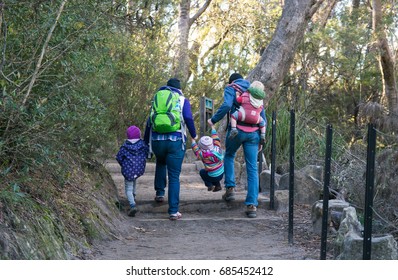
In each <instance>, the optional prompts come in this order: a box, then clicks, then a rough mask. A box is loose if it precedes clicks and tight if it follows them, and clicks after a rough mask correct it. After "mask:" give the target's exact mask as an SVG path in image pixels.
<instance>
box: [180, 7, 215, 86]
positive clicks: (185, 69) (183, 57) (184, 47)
mask: <svg viewBox="0 0 398 280" xmlns="http://www.w3.org/2000/svg"><path fill="white" fill-rule="evenodd" d="M211 1H212V0H206V1H205V3H203V5H202V7H201V8H199V9H198V11H197V12H196V13H195V15H194V16H192V17H190V11H191V0H181V2H180V17H179V22H178V30H179V45H178V49H177V56H176V65H175V69H174V75H175V76H176V77H179V78H180V80H181V81H182V83H183V84H185V83H186V82H187V80H188V78H189V77H188V76H189V65H190V61H189V31H190V29H191V26H192V24H193V23H194V22H195V21H196V20H197V19H198V18H199V17H200V16H201V15H202V14H203V13H204V12H205V11H206V9H207V7H209V5H210V3H211ZM194 47H195V46H194Z"/></svg>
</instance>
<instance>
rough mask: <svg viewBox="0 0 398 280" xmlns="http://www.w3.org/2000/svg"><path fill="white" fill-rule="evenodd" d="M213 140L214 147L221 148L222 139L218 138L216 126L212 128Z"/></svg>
mask: <svg viewBox="0 0 398 280" xmlns="http://www.w3.org/2000/svg"><path fill="white" fill-rule="evenodd" d="M211 138H213V143H214V145H216V146H218V147H221V142H220V137H219V136H218V134H217V130H216V127H215V126H214V125H212V126H211Z"/></svg>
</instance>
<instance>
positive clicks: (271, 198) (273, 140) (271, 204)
mask: <svg viewBox="0 0 398 280" xmlns="http://www.w3.org/2000/svg"><path fill="white" fill-rule="evenodd" d="M275 159H276V113H275V111H273V112H272V138H271V182H270V187H269V209H270V210H274V209H275V167H276V166H275V164H276V163H275Z"/></svg>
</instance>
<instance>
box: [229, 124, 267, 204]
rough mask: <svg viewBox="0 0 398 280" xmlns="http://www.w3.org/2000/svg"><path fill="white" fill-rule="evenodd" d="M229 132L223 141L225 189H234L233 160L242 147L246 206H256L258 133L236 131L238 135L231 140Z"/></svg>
mask: <svg viewBox="0 0 398 280" xmlns="http://www.w3.org/2000/svg"><path fill="white" fill-rule="evenodd" d="M229 134H230V130H228V132H227V136H226V140H225V157H224V172H225V187H226V188H230V187H235V186H236V184H235V170H234V160H235V155H236V151H237V150H238V149H239V147H240V146H243V153H244V156H245V162H246V172H247V194H246V200H245V204H246V205H255V206H257V205H258V200H257V199H258V191H259V190H258V167H257V153H258V144H259V142H260V133H259V131H258V130H257V131H254V132H244V131H242V130H240V129H238V135H236V136H235V137H234V138H233V139H230V138H229Z"/></svg>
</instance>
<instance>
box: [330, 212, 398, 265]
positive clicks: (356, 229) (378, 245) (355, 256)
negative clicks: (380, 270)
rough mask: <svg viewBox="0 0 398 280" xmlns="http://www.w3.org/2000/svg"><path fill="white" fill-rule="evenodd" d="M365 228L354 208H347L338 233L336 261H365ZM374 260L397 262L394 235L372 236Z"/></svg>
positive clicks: (397, 251) (397, 249)
mask: <svg viewBox="0 0 398 280" xmlns="http://www.w3.org/2000/svg"><path fill="white" fill-rule="evenodd" d="M362 231H363V227H362V225H361V223H360V222H359V221H358V218H357V215H356V210H355V208H354V207H347V208H345V209H344V211H343V217H342V221H341V224H340V228H339V230H338V231H337V238H336V241H335V245H336V255H337V257H336V259H338V260H361V259H363V236H362ZM371 259H372V260H397V259H398V246H397V242H396V241H395V240H394V237H393V236H392V235H389V234H387V235H383V236H374V237H373V236H372V240H371Z"/></svg>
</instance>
